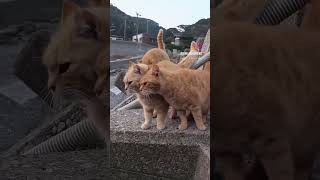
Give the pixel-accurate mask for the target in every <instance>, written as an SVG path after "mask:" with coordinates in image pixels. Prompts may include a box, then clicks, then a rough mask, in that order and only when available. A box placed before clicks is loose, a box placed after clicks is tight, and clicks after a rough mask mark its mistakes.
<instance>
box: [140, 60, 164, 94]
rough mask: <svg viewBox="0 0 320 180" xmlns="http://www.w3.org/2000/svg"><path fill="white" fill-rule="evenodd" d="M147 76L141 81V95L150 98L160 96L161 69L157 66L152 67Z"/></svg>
mask: <svg viewBox="0 0 320 180" xmlns="http://www.w3.org/2000/svg"><path fill="white" fill-rule="evenodd" d="M149 69H150V70H148V71H147V72H146V74H145V75H144V76H143V77H142V78H141V79H140V82H139V86H140V88H139V91H140V94H142V95H145V96H148V95H151V94H158V93H159V91H160V87H161V86H160V81H161V79H160V69H159V66H157V65H150V66H149Z"/></svg>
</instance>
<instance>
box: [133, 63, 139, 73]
mask: <svg viewBox="0 0 320 180" xmlns="http://www.w3.org/2000/svg"><path fill="white" fill-rule="evenodd" d="M133 69H134V73H136V74H141V67H140V66H139V65H138V64H135V65H134V67H133Z"/></svg>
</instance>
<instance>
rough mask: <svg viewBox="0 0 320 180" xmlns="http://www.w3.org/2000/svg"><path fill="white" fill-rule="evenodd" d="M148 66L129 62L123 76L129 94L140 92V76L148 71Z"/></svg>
mask: <svg viewBox="0 0 320 180" xmlns="http://www.w3.org/2000/svg"><path fill="white" fill-rule="evenodd" d="M147 70H148V66H147V65H145V64H140V63H138V64H135V63H132V62H129V68H128V71H127V73H126V75H125V76H124V78H123V83H124V87H125V90H126V92H127V94H132V93H138V92H139V87H140V86H139V81H140V78H141V77H142V76H143V75H144V74H145V73H146V72H147Z"/></svg>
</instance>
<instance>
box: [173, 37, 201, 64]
mask: <svg viewBox="0 0 320 180" xmlns="http://www.w3.org/2000/svg"><path fill="white" fill-rule="evenodd" d="M199 57H200V52H199V48H198V46H197V43H196V42H194V41H192V42H191V45H190V52H189V53H188V55H187V56H186V57H184V58H183V59H182V60H181V61H180V62H179V63H178V64H179V66H180V67H182V68H189V67H190V66H191V65H192V64H193V63H194V62H195V61H196V60H198V59H199Z"/></svg>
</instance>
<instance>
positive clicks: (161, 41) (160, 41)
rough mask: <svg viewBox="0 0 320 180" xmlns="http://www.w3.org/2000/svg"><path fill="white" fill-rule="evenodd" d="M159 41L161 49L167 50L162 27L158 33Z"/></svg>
mask: <svg viewBox="0 0 320 180" xmlns="http://www.w3.org/2000/svg"><path fill="white" fill-rule="evenodd" d="M157 43H158V48H159V49H162V50H165V49H166V48H165V44H164V42H163V30H162V29H160V30H159V33H158V36H157Z"/></svg>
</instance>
